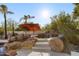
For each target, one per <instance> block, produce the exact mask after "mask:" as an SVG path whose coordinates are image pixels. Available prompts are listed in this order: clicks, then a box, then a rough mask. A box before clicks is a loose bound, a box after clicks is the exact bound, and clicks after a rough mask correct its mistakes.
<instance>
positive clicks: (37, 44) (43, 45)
mask: <svg viewBox="0 0 79 59" xmlns="http://www.w3.org/2000/svg"><path fill="white" fill-rule="evenodd" d="M35 47H49V44H47V43H46V44H45V43H44V44H43V43H42V44H41V43H36V45H35Z"/></svg>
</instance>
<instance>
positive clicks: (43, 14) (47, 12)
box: [42, 10, 50, 18]
mask: <svg viewBox="0 0 79 59" xmlns="http://www.w3.org/2000/svg"><path fill="white" fill-rule="evenodd" d="M42 16H43V17H44V18H49V16H50V15H49V11H48V10H43V11H42Z"/></svg>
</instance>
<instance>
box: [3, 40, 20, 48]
mask: <svg viewBox="0 0 79 59" xmlns="http://www.w3.org/2000/svg"><path fill="white" fill-rule="evenodd" d="M4 47H6V49H7V50H16V49H20V48H21V42H16V41H15V42H11V43H6V44H5V45H4Z"/></svg>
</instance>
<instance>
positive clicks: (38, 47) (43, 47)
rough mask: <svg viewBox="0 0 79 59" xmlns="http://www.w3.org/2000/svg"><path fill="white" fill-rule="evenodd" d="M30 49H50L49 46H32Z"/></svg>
mask: <svg viewBox="0 0 79 59" xmlns="http://www.w3.org/2000/svg"><path fill="white" fill-rule="evenodd" d="M32 49H38V50H50V49H51V48H50V47H49V46H34V47H32Z"/></svg>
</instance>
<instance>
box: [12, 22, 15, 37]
mask: <svg viewBox="0 0 79 59" xmlns="http://www.w3.org/2000/svg"><path fill="white" fill-rule="evenodd" d="M12 30H13V36H15V32H14V31H15V28H14V22H13V24H12Z"/></svg>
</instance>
